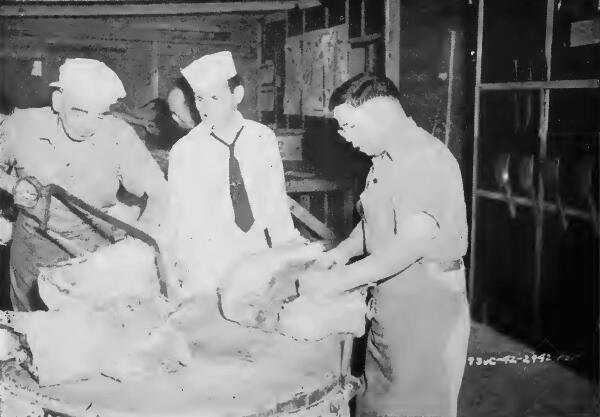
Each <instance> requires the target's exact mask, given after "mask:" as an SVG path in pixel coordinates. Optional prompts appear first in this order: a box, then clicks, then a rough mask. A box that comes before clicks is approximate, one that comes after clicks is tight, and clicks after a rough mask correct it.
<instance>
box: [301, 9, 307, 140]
mask: <svg viewBox="0 0 600 417" xmlns="http://www.w3.org/2000/svg"><path fill="white" fill-rule="evenodd" d="M305 32H306V11H305V9H302V35H304V33H305ZM302 48H304V41H302ZM301 112H302V129H305V128H306V117H305V116H304V112H303V111H301Z"/></svg>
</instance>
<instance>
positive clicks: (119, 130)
mask: <svg viewBox="0 0 600 417" xmlns="http://www.w3.org/2000/svg"><path fill="white" fill-rule="evenodd" d="M105 121H106V124H107V126H108V128H109V129H110V131H111V132H114V133H115V134H117V137H125V138H127V139H132V138H138V139H139V137H138V135H137V133H135V129H134V128H133V126H131V125H130V124H129V123H127V122H126V121H125V120H123V119H121V118H119V117H116V116H112V115H109V116H107V117H106V118H105ZM127 139H126V140H127Z"/></svg>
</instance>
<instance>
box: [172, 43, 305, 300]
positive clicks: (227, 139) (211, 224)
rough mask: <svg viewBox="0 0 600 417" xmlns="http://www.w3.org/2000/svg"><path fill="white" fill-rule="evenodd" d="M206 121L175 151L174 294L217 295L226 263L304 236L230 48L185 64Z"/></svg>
mask: <svg viewBox="0 0 600 417" xmlns="http://www.w3.org/2000/svg"><path fill="white" fill-rule="evenodd" d="M181 72H182V74H183V76H184V77H185V78H186V79H187V80H188V82H189V83H190V86H191V87H192V89H193V90H194V93H195V101H196V107H197V108H198V111H199V113H200V117H201V118H202V122H201V123H200V124H199V125H198V126H196V127H195V128H194V129H192V131H191V132H190V133H189V134H188V135H186V136H185V137H183V138H182V139H181V140H179V141H178V142H177V143H176V144H175V145H174V146H173V148H172V150H171V153H170V155H169V172H168V177H169V181H168V184H169V189H170V194H169V196H170V210H169V214H168V219H169V221H168V223H169V227H168V231H169V237H167V238H166V239H165V240H166V247H168V251H169V252H170V253H171V256H170V257H169V258H170V262H169V263H170V264H171V265H173V266H174V268H175V269H174V272H173V273H172V274H171V277H172V278H173V280H172V282H171V283H170V284H171V286H172V287H173V288H172V289H170V291H169V294H170V295H173V296H175V297H179V298H180V299H184V298H188V297H193V296H196V295H200V294H211V295H216V288H217V286H218V282H219V279H220V276H221V275H222V274H223V273H224V271H225V269H226V268H228V267H230V265H231V264H232V263H233V262H235V261H236V260H237V259H239V258H240V257H241V256H244V255H246V254H248V253H252V252H258V251H261V250H263V249H266V248H269V247H276V246H279V245H281V244H286V243H288V242H293V241H300V240H301V237H300V234H299V233H298V231H297V230H296V229H295V228H294V224H293V221H292V217H291V214H290V210H289V205H288V202H287V194H286V189H285V180H284V175H283V163H282V161H281V155H280V153H279V146H278V144H277V139H276V137H275V134H274V132H273V131H272V130H271V129H269V128H268V127H267V126H264V125H262V124H260V123H257V122H254V121H251V120H247V119H245V118H244V117H243V116H242V115H241V114H240V113H239V112H238V110H237V106H238V104H239V103H240V102H241V101H242V99H243V97H244V87H243V85H242V80H241V78H240V76H239V75H238V74H237V71H236V69H235V65H234V62H233V58H232V56H231V53H230V52H227V51H224V52H219V53H216V54H212V55H206V56H204V57H202V58H200V59H198V60H196V61H194V62H192V63H191V64H190V65H189V66H187V67H186V68H184V69H183V70H182V71H181Z"/></svg>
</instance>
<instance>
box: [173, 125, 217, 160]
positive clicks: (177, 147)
mask: <svg viewBox="0 0 600 417" xmlns="http://www.w3.org/2000/svg"><path fill="white" fill-rule="evenodd" d="M208 134H209V133H208V128H207V127H206V126H204V125H203V124H202V123H200V124H199V125H197V126H196V127H194V128H193V129H192V130H190V131H189V132H187V133H186V134H185V135H184V136H183V137H181V138H180V139H179V140H178V141H177V142H175V143H174V144H173V146H172V147H171V150H170V151H169V154H170V155H173V154H176V153H180V152H188V151H189V150H190V149H191V147H193V146H195V145H196V144H197V143H198V140H199V139H201V137H203V136H208Z"/></svg>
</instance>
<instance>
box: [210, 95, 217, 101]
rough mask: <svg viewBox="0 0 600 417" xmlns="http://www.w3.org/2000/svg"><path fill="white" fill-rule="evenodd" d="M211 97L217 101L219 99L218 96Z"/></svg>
mask: <svg viewBox="0 0 600 417" xmlns="http://www.w3.org/2000/svg"><path fill="white" fill-rule="evenodd" d="M211 98H212V99H213V100H215V101H216V100H218V99H219V98H218V97H217V96H212V97H211Z"/></svg>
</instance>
